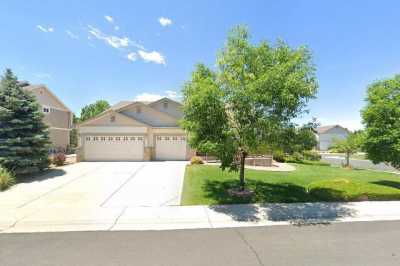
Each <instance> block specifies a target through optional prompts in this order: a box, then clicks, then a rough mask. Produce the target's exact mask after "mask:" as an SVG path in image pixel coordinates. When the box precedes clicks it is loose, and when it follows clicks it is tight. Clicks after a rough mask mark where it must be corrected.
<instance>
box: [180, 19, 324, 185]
mask: <svg viewBox="0 0 400 266" xmlns="http://www.w3.org/2000/svg"><path fill="white" fill-rule="evenodd" d="M316 91H317V81H316V78H315V69H314V65H313V64H312V63H311V54H310V52H309V51H308V50H307V49H306V48H305V47H300V48H296V49H293V48H290V47H289V46H288V45H287V44H285V43H284V42H283V41H278V43H277V44H276V45H270V44H269V43H267V42H265V41H263V42H261V43H260V44H259V45H253V44H251V42H250V36H249V33H248V30H247V29H246V28H245V27H242V26H238V27H236V28H234V29H233V30H232V31H231V32H230V34H229V36H228V41H227V43H226V45H225V47H224V48H223V49H222V51H221V52H220V53H219V55H218V57H217V69H216V70H215V71H213V70H211V69H209V68H207V67H206V66H204V65H202V64H199V65H197V66H196V69H195V71H194V72H193V73H192V77H191V79H190V80H189V81H188V82H187V83H186V84H185V86H184V88H183V96H184V99H183V103H184V107H183V112H184V118H183V120H182V127H183V128H185V129H186V130H187V131H188V132H189V142H190V145H191V146H192V147H194V148H196V149H198V150H199V151H201V152H212V153H213V154H215V155H216V156H217V157H218V158H219V159H220V160H221V167H222V169H226V168H228V169H230V170H238V168H239V165H240V175H239V176H240V187H241V188H244V159H245V157H246V156H247V155H248V154H249V153H251V152H253V151H256V150H257V149H258V148H259V147H260V146H262V145H263V144H264V143H271V142H275V141H277V139H278V138H279V136H278V135H277V132H280V129H281V128H282V127H284V126H286V125H288V124H289V123H290V120H291V119H293V118H295V117H297V116H298V115H299V114H300V113H302V112H303V111H304V108H305V106H306V104H307V102H308V100H309V99H311V98H313V97H314V96H315V94H316Z"/></svg>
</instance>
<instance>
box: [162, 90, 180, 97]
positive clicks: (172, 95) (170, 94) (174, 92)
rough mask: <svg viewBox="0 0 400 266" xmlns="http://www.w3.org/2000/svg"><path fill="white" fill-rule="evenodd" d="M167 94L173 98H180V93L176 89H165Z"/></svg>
mask: <svg viewBox="0 0 400 266" xmlns="http://www.w3.org/2000/svg"><path fill="white" fill-rule="evenodd" d="M165 94H167V97H168V98H171V99H177V98H180V95H179V94H178V93H177V92H176V91H171V90H167V91H165Z"/></svg>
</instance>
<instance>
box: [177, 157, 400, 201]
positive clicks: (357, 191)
mask: <svg viewBox="0 0 400 266" xmlns="http://www.w3.org/2000/svg"><path fill="white" fill-rule="evenodd" d="M295 166H296V168H297V169H296V170H295V171H293V172H267V171H258V170H250V169H246V182H247V186H248V188H250V189H251V190H253V191H254V192H255V193H254V196H253V197H252V198H251V199H249V200H240V199H238V198H235V197H232V196H230V195H229V194H228V193H227V190H228V188H231V187H235V186H238V183H239V181H238V173H235V172H228V171H225V172H222V171H221V169H220V168H219V167H218V166H209V165H190V166H187V168H186V172H185V181H184V189H183V194H182V205H200V204H205V205H214V204H234V203H264V202H270V203H272V202H273V203H278V202H286V203H289V202H316V201H359V200H400V175H396V174H390V173H384V172H375V171H369V170H348V169H342V168H338V167H330V166H317V165H303V164H296V165H295Z"/></svg>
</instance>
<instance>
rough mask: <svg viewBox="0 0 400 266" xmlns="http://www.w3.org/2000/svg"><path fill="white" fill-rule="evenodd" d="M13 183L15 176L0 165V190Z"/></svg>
mask: <svg viewBox="0 0 400 266" xmlns="http://www.w3.org/2000/svg"><path fill="white" fill-rule="evenodd" d="M14 184H15V176H14V175H13V174H12V173H11V172H9V171H7V170H6V169H4V168H2V167H0V191H1V190H5V189H6V188H8V187H10V186H12V185H14Z"/></svg>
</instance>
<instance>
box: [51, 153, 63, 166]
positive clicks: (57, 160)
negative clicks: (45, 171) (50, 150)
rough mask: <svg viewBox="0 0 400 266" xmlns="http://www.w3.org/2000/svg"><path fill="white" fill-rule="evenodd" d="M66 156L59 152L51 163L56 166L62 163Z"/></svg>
mask: <svg viewBox="0 0 400 266" xmlns="http://www.w3.org/2000/svg"><path fill="white" fill-rule="evenodd" d="M65 159H66V156H65V154H64V153H62V152H59V153H57V154H56V155H54V157H53V163H54V164H55V165H57V166H61V165H64V163H65Z"/></svg>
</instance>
